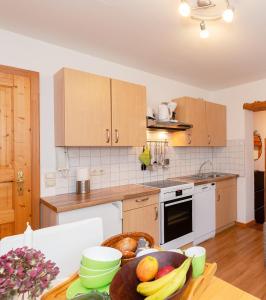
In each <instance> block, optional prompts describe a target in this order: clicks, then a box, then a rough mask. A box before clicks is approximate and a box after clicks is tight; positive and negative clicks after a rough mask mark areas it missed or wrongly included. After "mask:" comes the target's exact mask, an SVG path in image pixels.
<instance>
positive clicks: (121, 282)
mask: <svg viewBox="0 0 266 300" xmlns="http://www.w3.org/2000/svg"><path fill="white" fill-rule="evenodd" d="M148 255H149V256H153V257H155V258H156V259H157V260H158V262H159V268H162V267H164V266H168V265H171V266H173V267H174V268H177V267H179V266H180V265H181V264H182V263H183V262H184V261H185V260H186V258H187V257H186V256H185V255H182V254H179V253H175V252H168V251H160V252H154V253H150V254H148ZM145 256H146V255H145ZM145 256H142V257H139V258H135V259H134V260H132V261H131V262H129V263H127V264H126V265H124V266H123V267H122V268H121V269H120V270H119V271H118V272H117V274H116V275H115V277H114V279H113V281H112V283H111V286H110V297H111V299H112V300H121V299H127V300H142V299H144V298H145V297H144V296H142V295H140V294H139V293H138V292H137V291H136V289H137V285H138V284H139V280H138V278H137V276H136V268H137V265H138V263H139V261H140V260H142V259H143V257H145ZM191 275H192V268H191V266H190V268H189V270H188V272H187V278H186V283H185V285H184V287H183V288H182V289H181V290H178V291H177V292H176V293H174V294H173V295H171V296H170V297H168V298H167V300H178V299H180V297H181V295H182V293H183V291H184V289H185V288H186V286H187V284H188V282H189V281H190V279H191Z"/></svg>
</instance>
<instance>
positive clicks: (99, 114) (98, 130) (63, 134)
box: [55, 68, 111, 146]
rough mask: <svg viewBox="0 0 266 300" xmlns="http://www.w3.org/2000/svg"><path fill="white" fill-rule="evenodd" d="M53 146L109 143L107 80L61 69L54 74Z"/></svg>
mask: <svg viewBox="0 0 266 300" xmlns="http://www.w3.org/2000/svg"><path fill="white" fill-rule="evenodd" d="M55 140H56V145H57V146H108V145H109V146H110V145H111V95H110V79H109V78H107V77H102V76H97V75H94V74H89V73H86V72H81V71H77V70H71V69H65V68H64V69H62V70H60V71H59V72H58V73H57V74H56V75H55Z"/></svg>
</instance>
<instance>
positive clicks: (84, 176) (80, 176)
mask: <svg viewBox="0 0 266 300" xmlns="http://www.w3.org/2000/svg"><path fill="white" fill-rule="evenodd" d="M85 180H89V170H88V168H80V169H78V170H77V181H85Z"/></svg>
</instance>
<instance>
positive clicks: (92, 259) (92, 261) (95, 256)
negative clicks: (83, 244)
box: [81, 246, 122, 270]
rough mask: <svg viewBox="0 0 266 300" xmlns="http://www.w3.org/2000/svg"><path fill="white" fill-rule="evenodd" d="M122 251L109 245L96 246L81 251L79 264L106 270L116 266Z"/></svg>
mask: <svg viewBox="0 0 266 300" xmlns="http://www.w3.org/2000/svg"><path fill="white" fill-rule="evenodd" d="M121 257H122V253H121V252H120V251H119V250H117V249H114V248H111V247H103V246H96V247H90V248H87V249H85V250H84V251H83V253H82V259H81V264H82V265H83V266H84V267H86V268H89V269H96V270H106V269H111V268H114V267H115V266H117V265H118V264H119V263H120V261H121Z"/></svg>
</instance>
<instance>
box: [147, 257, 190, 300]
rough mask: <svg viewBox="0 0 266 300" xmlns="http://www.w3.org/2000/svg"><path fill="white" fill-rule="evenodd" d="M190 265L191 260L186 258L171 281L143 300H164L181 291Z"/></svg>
mask: <svg viewBox="0 0 266 300" xmlns="http://www.w3.org/2000/svg"><path fill="white" fill-rule="evenodd" d="M190 264H191V258H188V259H187V260H185V262H184V263H183V264H182V266H181V267H182V268H181V270H180V271H179V272H178V274H176V275H175V277H174V278H173V279H171V280H170V281H168V283H167V284H165V285H164V286H163V287H162V288H161V289H159V290H158V291H157V292H156V293H154V294H152V295H150V296H148V297H146V298H145V300H164V299H166V298H167V297H169V296H171V295H172V294H173V293H175V292H176V291H177V290H178V289H181V288H182V287H183V286H184V284H185V282H186V275H187V271H188V269H189V267H190Z"/></svg>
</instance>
